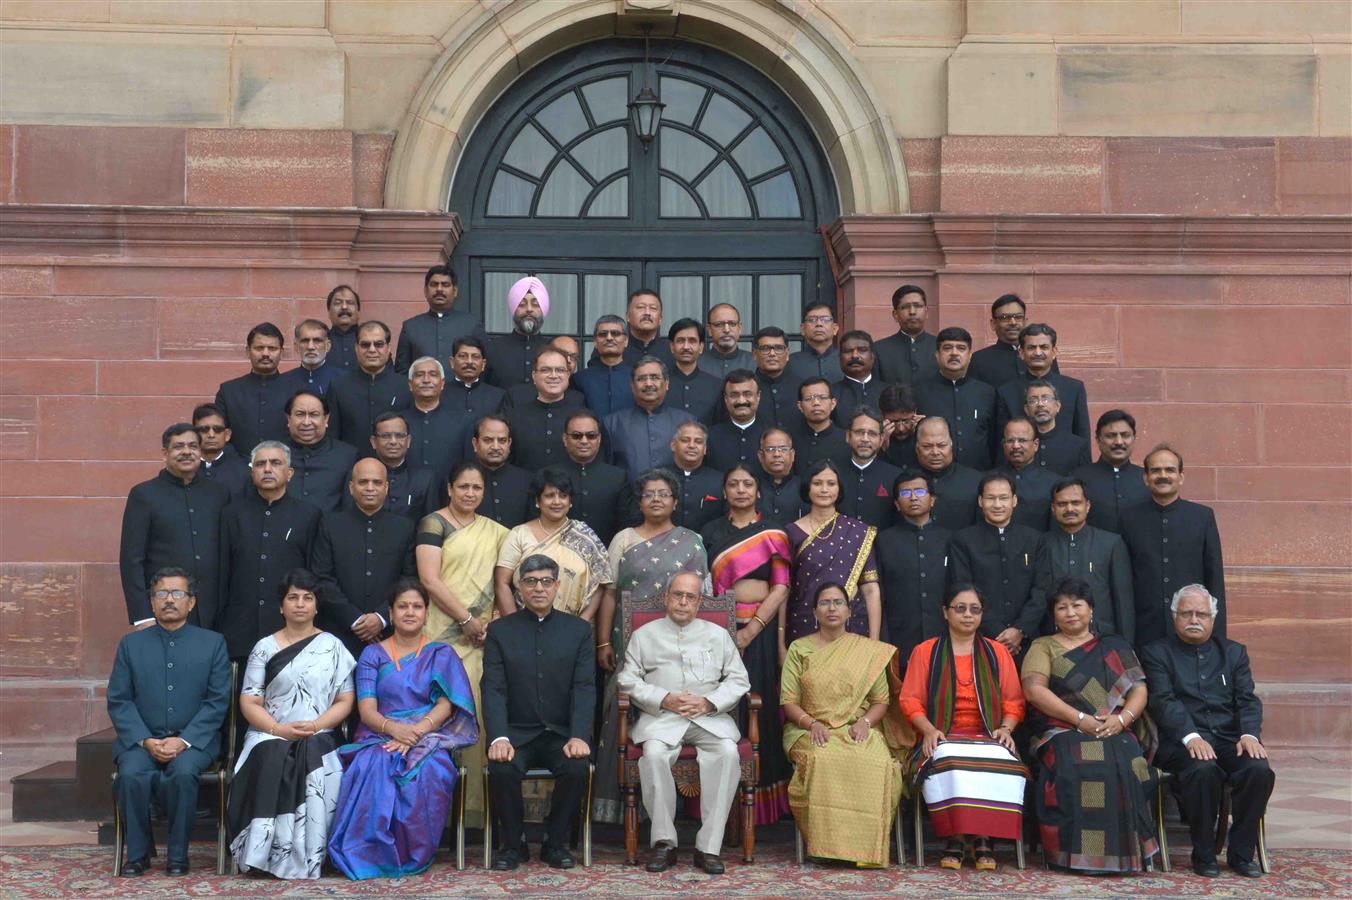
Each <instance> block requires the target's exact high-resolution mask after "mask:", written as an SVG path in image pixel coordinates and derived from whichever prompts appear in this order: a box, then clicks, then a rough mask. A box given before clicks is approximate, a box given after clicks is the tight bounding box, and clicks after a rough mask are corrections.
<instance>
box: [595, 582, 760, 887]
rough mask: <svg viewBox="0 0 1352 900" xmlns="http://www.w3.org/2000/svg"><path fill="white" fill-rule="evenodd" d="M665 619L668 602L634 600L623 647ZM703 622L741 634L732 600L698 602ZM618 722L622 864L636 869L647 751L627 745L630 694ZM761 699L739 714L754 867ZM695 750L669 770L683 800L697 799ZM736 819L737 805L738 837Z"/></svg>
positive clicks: (746, 851)
mask: <svg viewBox="0 0 1352 900" xmlns="http://www.w3.org/2000/svg"><path fill="white" fill-rule="evenodd" d="M666 614H667V612H666V603H665V599H664V598H662V597H654V598H650V599H647V600H639V601H634V602H631V603H630V604H629V609H628V611H627V614H626V616H625V617H624V622H623V629H624V643H625V646H628V645H629V640H630V638H631V637H632V636H633V634H634V630H635V629H637V628H640V627H642V626H643V625H646V624H647V623H648V622H651V621H653V620H654V619H660V618H662V617H663V616H665V615H666ZM699 617H700V618H701V619H706V620H708V621H710V622H714V623H716V624H718V625H722V626H724V627H726V628H727V629H728V631H729V632H730V633H731V634H732V635H733V636H734V637H735V636H736V634H737V609H736V604H735V603H734V601H733V599H732V597H731V596H724V597H705V598H704V599H703V601H702V602H701V603H700V609H699ZM619 705H620V721H619V740H618V745H617V751H616V752H617V753H618V754H619V757H620V758H619V765H618V767H617V770H618V772H619V779H620V793H621V794H623V795H624V860H625V862H627V863H628V864H629V865H631V866H632V865H637V864H638V798H639V769H638V763H639V760H640V759H641V758H642V757H643V746H642V745H641V744H634V743H631V742H630V740H629V720H630V716H631V714H633V713H634V712H636V710H634V709H633V708H632V705H631V703H630V701H629V696H628V695H627V694H624V693H621V694H620V695H619ZM760 708H761V698H760V695H759V694H756V693H754V692H752V693H748V694H747V696H746V699H745V700H744V701H743V702H742V704H741V706H740V708H739V710H738V718H739V720H740V721H739V726H740V727H741V731H742V739H741V740H740V741H738V742H737V754H738V756H739V758H740V759H741V765H742V776H741V779H740V782H739V787H740V790H741V794H742V801H741V811H740V816H741V820H742V822H741V825H742V859H743V861H744V862H748V863H749V862H754V861H755V854H756V783H757V782H758V781H759V780H760V720H759V718H758V714H759V712H760ZM695 752H696V751H695V748H694V747H684V748H682V749H681V752H680V755H679V756H678V757H677V758H676V762H675V763H674V764H673V765H672V767H671V774H672V777H673V778H674V779H675V781H676V791H677V793H678V794H680V795H681V796H682V797H696V796H698V795H699V789H700V788H699V763H698V762H697V761H696V756H695ZM737 815H738V807H737V805H735V804H734V806H733V807H732V809H731V810H730V811H729V814H728V818H729V823H730V824H729V828H728V833H729V834H734V833H736V832H735V827H734V826H733V824H732V823H733V822H734V821H735V817H736V816H737Z"/></svg>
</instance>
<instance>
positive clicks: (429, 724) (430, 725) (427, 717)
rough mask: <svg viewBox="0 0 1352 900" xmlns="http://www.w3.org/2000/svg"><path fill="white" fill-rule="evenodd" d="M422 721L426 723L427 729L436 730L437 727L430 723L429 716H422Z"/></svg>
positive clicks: (430, 718)
mask: <svg viewBox="0 0 1352 900" xmlns="http://www.w3.org/2000/svg"><path fill="white" fill-rule="evenodd" d="M422 721H424V722H426V723H427V727H428V728H436V727H437V726H436V723H434V722H433V721H432V717H431V716H430V715H428V716H423V717H422Z"/></svg>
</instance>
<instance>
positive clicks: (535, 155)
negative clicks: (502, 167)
mask: <svg viewBox="0 0 1352 900" xmlns="http://www.w3.org/2000/svg"><path fill="white" fill-rule="evenodd" d="M554 152H555V151H554V145H553V144H551V143H549V141H547V140H545V139H544V136H543V135H541V134H540V131H539V129H537V128H536V127H535V126H534V125H532V124H530V123H529V122H527V123H526V124H525V125H524V126H522V128H521V130H520V131H519V132H517V135H516V137H515V138H514V139H513V140H512V145H511V146H510V147H508V148H507V152H506V154H504V155H503V157H502V161H503V162H505V163H506V164H507V165H509V166H511V167H512V168H514V169H520V170H521V171H523V172H526V173H528V174H531V175H534V176H535V177H536V178H539V177H540V176H541V175H543V174H544V173H545V166H547V165H549V161H550V160H551V159H553V158H554Z"/></svg>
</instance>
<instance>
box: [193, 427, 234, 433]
mask: <svg viewBox="0 0 1352 900" xmlns="http://www.w3.org/2000/svg"><path fill="white" fill-rule="evenodd" d="M229 427H230V426H229V425H198V426H197V427H196V428H194V429H193V431H195V432H197V433H198V434H225V432H226V430H227V429H228V428H229Z"/></svg>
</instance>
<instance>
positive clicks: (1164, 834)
mask: <svg viewBox="0 0 1352 900" xmlns="http://www.w3.org/2000/svg"><path fill="white" fill-rule="evenodd" d="M1157 771H1158V773H1159V781H1158V784H1157V786H1156V788H1155V835H1156V837H1155V839H1156V840H1157V841H1158V842H1159V845H1160V869H1161V870H1162V871H1164V872H1169V871H1172V868H1173V867H1172V866H1171V865H1170V863H1169V836H1168V830H1167V829H1166V828H1165V823H1164V783H1165V782H1166V781H1172V780H1173V778H1174V776H1173V773H1172V772H1166V771H1164V770H1163V769H1159V770H1157ZM1216 819H1217V821H1216V846H1215V848H1214V852H1215V854H1216V855H1217V856H1220V854H1221V851H1222V850H1224V849H1225V841H1226V838H1227V837H1228V836H1229V834H1230V786H1229V785H1228V784H1227V785H1226V786H1225V787H1224V788H1223V790H1222V794H1221V806H1220V810H1219V811H1218V813H1217V817H1216ZM1257 856H1258V868H1259V869H1261V870H1262V872H1263V874H1264V875H1267V874H1269V873H1271V872H1272V860H1271V858H1270V857H1269V856H1268V849H1267V815H1266V814H1264V815H1262V816H1259V817H1258V846H1257Z"/></svg>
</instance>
